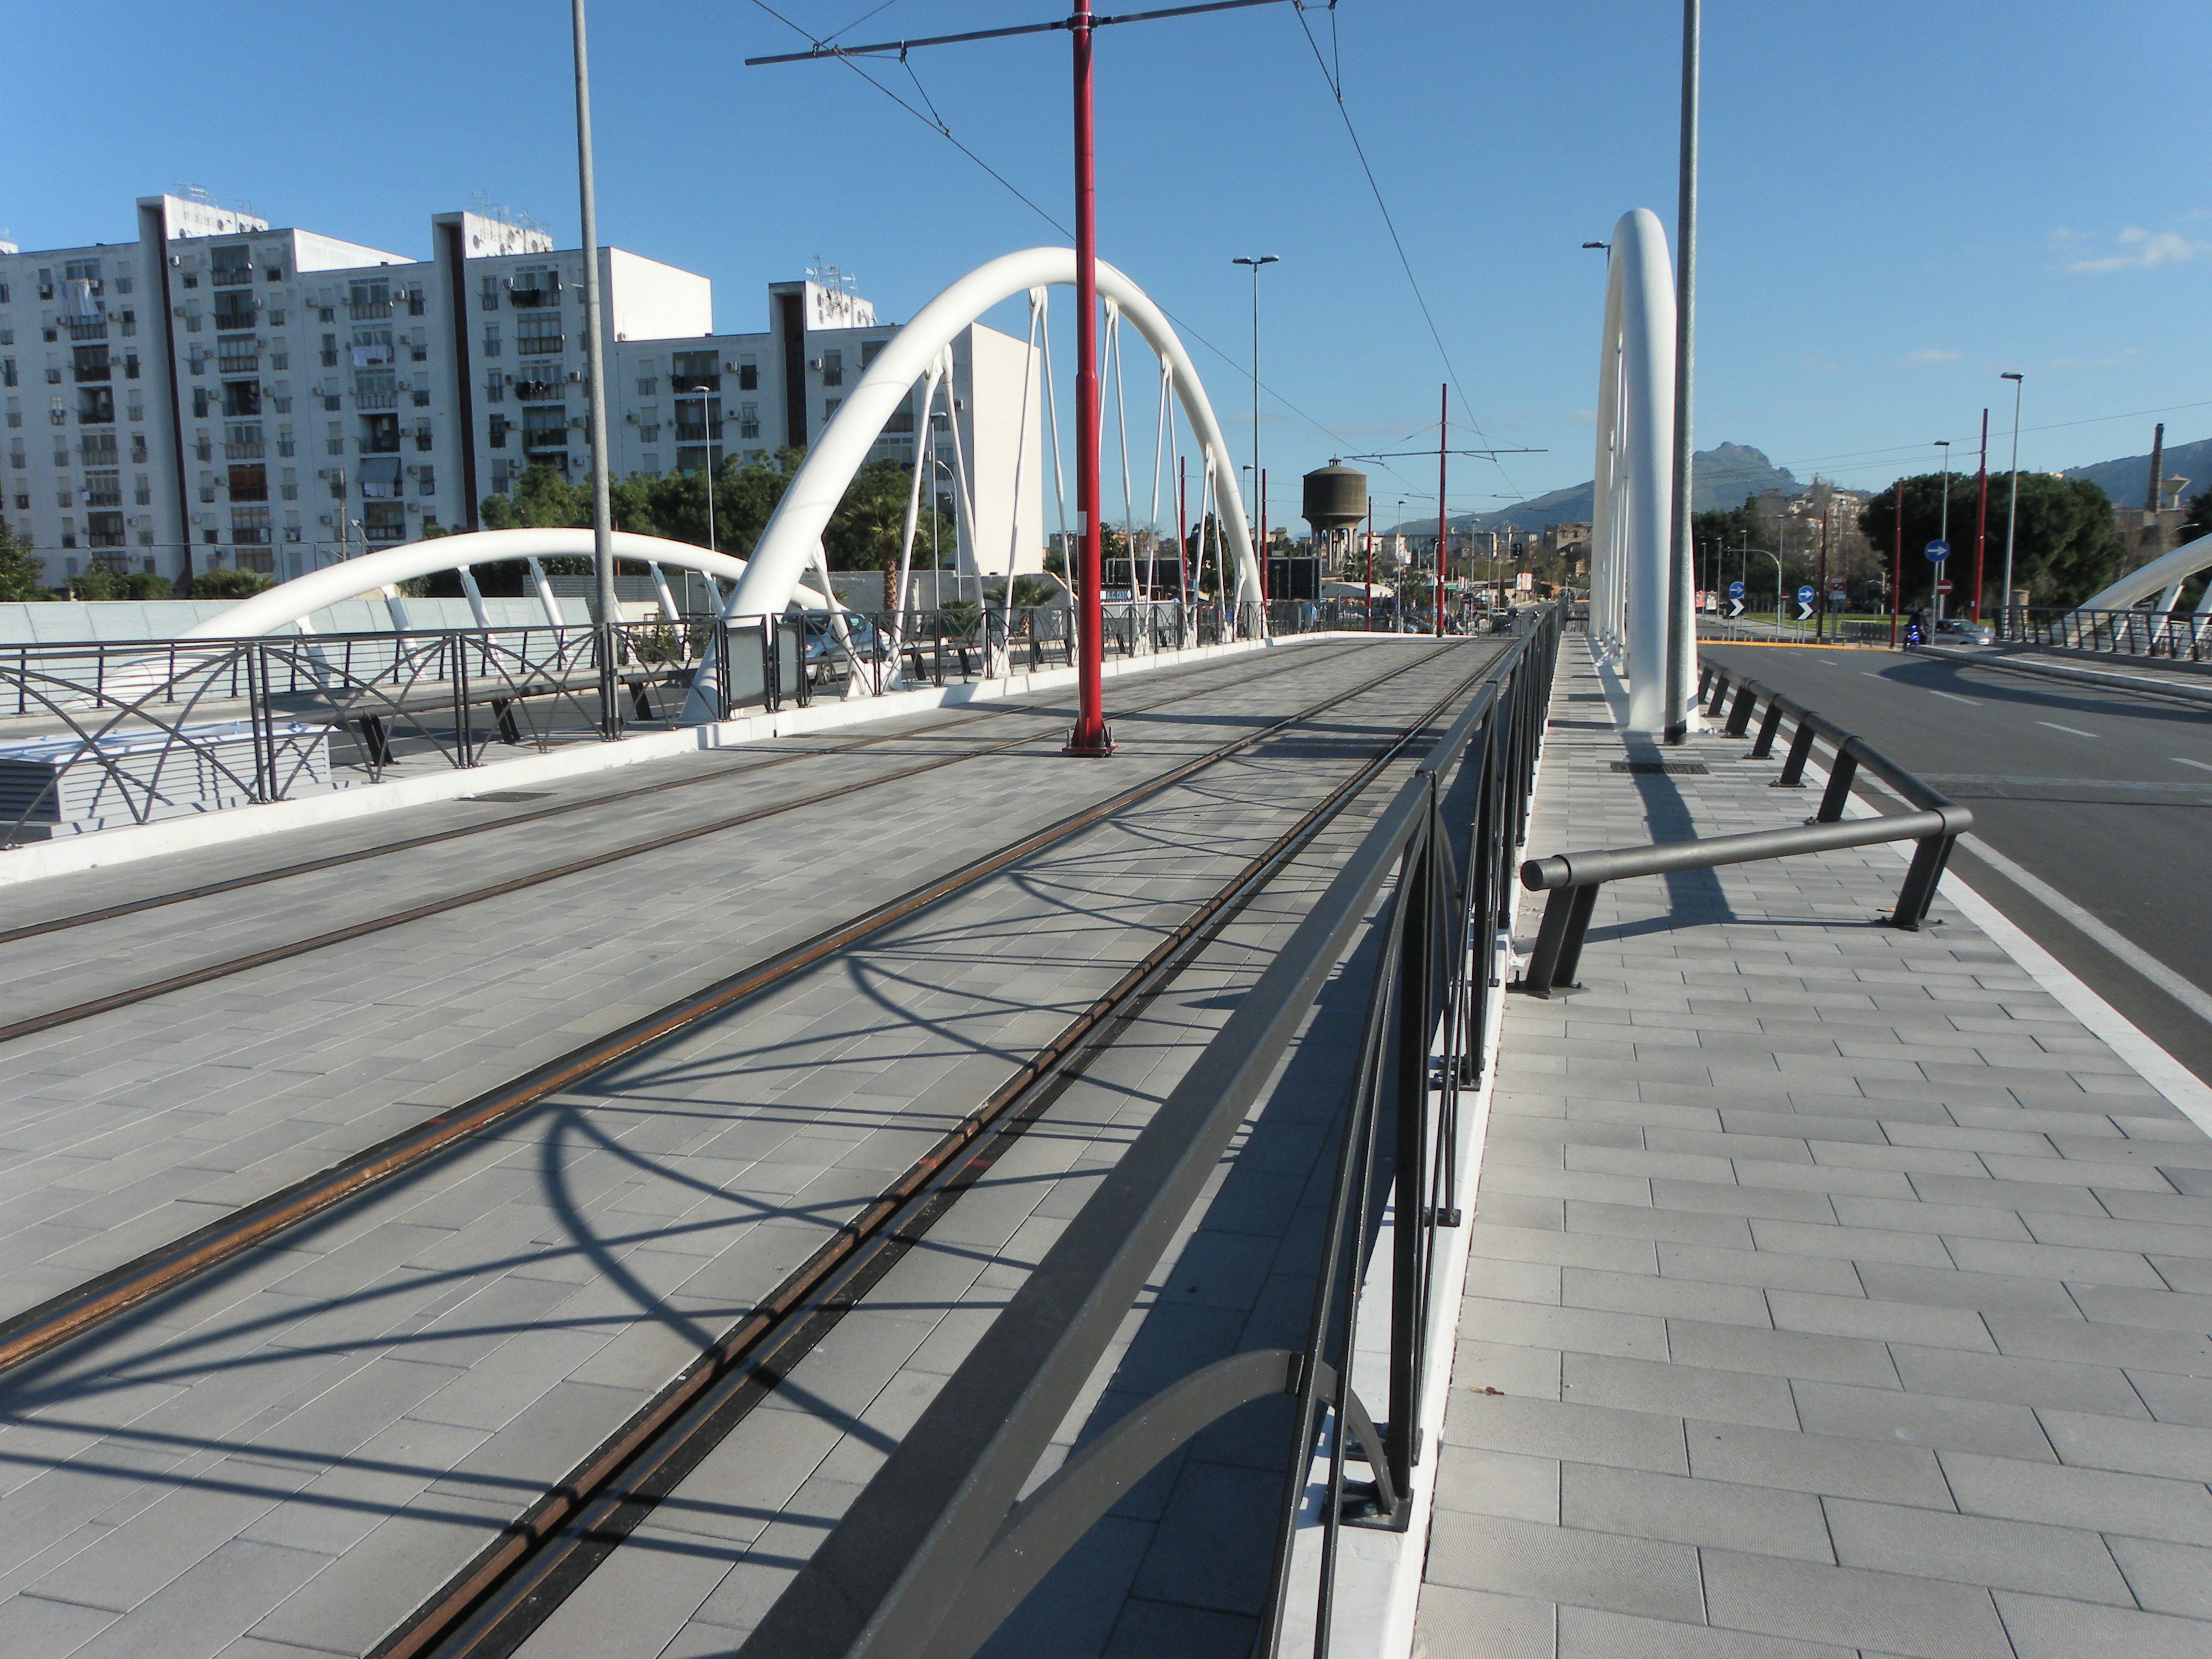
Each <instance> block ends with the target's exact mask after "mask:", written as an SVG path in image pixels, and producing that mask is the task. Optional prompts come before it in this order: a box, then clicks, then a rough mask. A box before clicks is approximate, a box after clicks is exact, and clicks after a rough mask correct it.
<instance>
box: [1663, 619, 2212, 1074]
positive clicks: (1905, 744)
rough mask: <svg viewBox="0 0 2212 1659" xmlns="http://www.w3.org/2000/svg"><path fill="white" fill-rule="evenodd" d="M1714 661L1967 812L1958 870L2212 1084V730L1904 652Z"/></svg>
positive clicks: (2192, 715) (1788, 653)
mask: <svg viewBox="0 0 2212 1659" xmlns="http://www.w3.org/2000/svg"><path fill="white" fill-rule="evenodd" d="M1705 654H1706V655H1707V656H1708V657H1709V658H1711V659H1712V660H1713V661H1716V662H1718V663H1720V664H1722V665H1723V666H1725V667H1727V668H1728V669H1729V670H1730V671H1732V672H1742V673H1747V674H1749V675H1751V676H1752V677H1753V678H1755V679H1757V680H1759V681H1760V682H1761V683H1763V684H1767V685H1770V686H1772V687H1773V688H1774V689H1775V690H1778V691H1780V692H1782V693H1783V694H1784V696H1790V697H1793V698H1795V699H1796V700H1797V701H1799V702H1802V703H1803V704H1804V705H1805V706H1806V707H1808V708H1814V709H1817V710H1818V711H1820V713H1821V714H1826V715H1827V716H1828V717H1829V718H1830V719H1831V720H1835V721H1836V722H1837V723H1838V725H1840V726H1844V728H1845V729H1846V730H1849V731H1853V732H1857V733H1859V734H1860V735H1861V736H1862V737H1863V738H1866V739H1867V741H1868V742H1869V743H1871V744H1875V747H1877V748H1879V749H1881V750H1882V751H1883V752H1884V753H1886V754H1887V755H1889V756H1890V757H1892V758H1893V759H1894V760H1896V761H1897V762H1898V763H1899V764H1901V765H1903V766H1905V767H1906V768H1907V769H1910V770H1911V771H1914V772H1917V773H1918V774H1919V775H1921V776H1923V777H1924V778H1926V779H1927V780H1928V781H1929V782H1930V783H1932V784H1933V785H1935V787H1937V788H1938V789H1941V790H1942V792H1943V793H1945V794H1947V795H1949V796H1950V797H1951V798H1952V799H1954V800H1957V801H1960V802H1961V803H1963V804H1965V805H1970V806H1971V807H1972V809H1973V813H1974V832H1973V835H1972V836H1969V837H1967V838H1966V840H1965V841H1963V842H1961V843H1960V847H1959V848H1958V850H1957V853H1956V854H1955V855H1954V860H1953V862H1952V866H1951V867H1952V869H1953V870H1954V871H1955V872H1958V873H1959V874H1960V875H1961V876H1963V877H1964V878H1966V882H1967V883H1968V884H1969V885H1971V886H1972V888H1973V889H1974V890H1975V891H1977V892H1978V893H1980V894H1981V895H1982V896H1984V898H1986V899H1988V900H1990V902H1992V903H1994V904H1996V906H1997V907H1998V908H2000V909H2001V910H2002V911H2003V912H2004V914H2005V915H2007V916H2008V918H2010V919H2011V921H2013V922H2014V923H2015V925H2017V926H2018V927H2021V928H2022V929H2023V930H2024V931H2025V932H2027V933H2028V935H2029V936H2030V937H2032V938H2033V939H2035V940H2036V942H2037V943H2038V944H2039V945H2042V946H2043V947H2044V948H2045V950H2047V951H2050V952H2051V954H2052V955H2053V956H2055V957H2057V958H2058V959H2059V960H2060V961H2061V962H2063V963H2065V964H2066V965H2067V966H2068V967H2069V968H2070V969H2073V971H2074V972H2075V974H2076V975H2079V976H2080V977H2081V979H2082V980H2083V981H2085V982H2087V984H2088V985H2089V986H2090V987H2092V988H2093V989H2094V990H2095V991H2096V992H2097V993H2098V994H2100V996H2102V997H2103V998H2104V999H2105V1000H2106V1001H2107V1002H2109V1003H2111V1004H2112V1006H2114V1007H2116V1008H2118V1010H2119V1011H2120V1012H2122V1013H2123V1014H2124V1015H2126V1016H2127V1018H2130V1020H2132V1021H2133V1022H2134V1023H2135V1024H2136V1026H2137V1027H2139V1028H2140V1029H2141V1030H2143V1031H2144V1032H2145V1033H2146V1034H2147V1035H2148V1036H2150V1037H2152V1038H2153V1039H2154V1041H2156V1042H2159V1043H2160V1045H2161V1046H2163V1047H2164V1048H2166V1051H2167V1052H2168V1053H2169V1054H2172V1055H2173V1057H2174V1058H2175V1059H2176V1060H2179V1061H2180V1062H2181V1063H2182V1064H2183V1065H2185V1066H2187V1067H2189V1069H2190V1070H2191V1071H2192V1072H2193V1073H2196V1074H2197V1076H2198V1077H2199V1078H2201V1079H2204V1080H2205V1081H2206V1082H2207V1083H2212V856H2208V839H2207V832H2208V830H2212V716H2208V714H2205V713H2204V712H2203V711H2201V710H2198V709H2196V708H2190V707H2188V706H2186V705H2185V704H2181V703H2179V702H2167V701H2165V700H2163V699H2160V698H2157V697H2147V696H2132V695H2130V694H2128V693H2125V692H2117V691H2105V690H2092V689H2089V688H2087V687H2075V686H2071V685H2066V684H2061V683H2058V682H2057V681H2045V680H2039V679H2037V678H2033V677H2032V676H2028V675H2025V674H2021V673H2017V672H2011V673H2008V672H2006V671H2003V670H2001V669H1996V668H1985V667H1981V666H1978V665H1967V664H1963V663H1958V662H1954V661H1945V660H1939V659H1934V658H1929V657H1919V656H1910V655H1906V654H1905V653H1898V652H1891V651H1871V650H1825V651H1819V650H1792V649H1789V648H1786V647H1768V648H1761V647H1744V646H1727V645H1717V644H1716V645H1708V646H1706V647H1705ZM1992 849H1993V851H1994V853H1995V854H1996V859H1995V860H1992V858H1990V856H1988V855H1987V854H1988V852H1989V851H1990V850H1992ZM2006 861H2009V863H2010V864H2011V865H2013V866H2018V868H2019V869H2022V870H2025V872H2027V875H2028V876H2029V877H2031V878H2034V880H2033V881H2031V882H2029V883H2027V884H2023V882H2022V881H2021V879H2018V878H2016V876H2017V872H2016V871H2015V872H2008V871H2007V869H2006V868H2005V862H2006ZM2037 882H2039V883H2041V884H2047V887H2048V888H2050V889H2055V890H2057V891H2056V894H2052V893H2050V892H2047V891H2046V892H2043V893H2040V894H2039V893H2038V892H2037V891H2036V890H2035V883H2037ZM2061 896H2063V897H2061ZM2069 902H2070V903H2069ZM2077 906H2078V907H2079V908H2080V910H2081V911H2087V913H2088V917H2089V918H2093V921H2087V923H2086V926H2085V925H2084V921H2085V919H2082V918H2081V917H2080V916H2079V915H2078V913H2077V914H2076V915H2075V917H2074V918H2073V919H2070V920H2069V916H2068V915H2067V912H2068V911H2069V909H2070V908H2072V907H2077ZM2098 923H2102V924H2103V928H2101V929H2100V927H2098V926H2097V924H2098ZM2106 929H2108V930H2110V932H2109V933H2106V932H2105V931H2104V930H2106ZM2113 933H2117V934H2118V936H2119V938H2118V939H2112V937H2111V934H2113ZM2100 935H2101V937H2100Z"/></svg>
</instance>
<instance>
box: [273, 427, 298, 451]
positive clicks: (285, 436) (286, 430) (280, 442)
mask: <svg viewBox="0 0 2212 1659" xmlns="http://www.w3.org/2000/svg"><path fill="white" fill-rule="evenodd" d="M298 448H299V446H298V445H297V444H295V442H294V441H293V439H292V428H290V427H289V426H280V427H278V428H276V453H278V454H279V455H284V456H289V455H292V454H295V453H297V452H298Z"/></svg>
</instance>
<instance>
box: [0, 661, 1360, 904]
mask: <svg viewBox="0 0 2212 1659" xmlns="http://www.w3.org/2000/svg"><path fill="white" fill-rule="evenodd" d="M1357 649H1358V647H1357V646H1350V647H1345V648H1344V649H1341V650H1337V651H1330V652H1327V653H1322V654H1321V655H1319V656H1318V657H1316V656H1306V657H1302V658H1300V659H1298V660H1297V661H1295V662H1288V663H1284V664H1282V665H1279V666H1277V667H1274V668H1270V669H1267V670H1266V671H1264V672H1262V673H1259V674H1248V675H1246V676H1245V677H1244V678H1245V679H1246V680H1247V681H1249V680H1255V679H1264V678H1268V677H1270V676H1272V675H1275V674H1280V673H1287V672H1288V671H1291V669H1294V668H1299V667H1304V666H1307V665H1310V664H1312V663H1314V662H1316V661H1320V662H1334V661H1335V660H1337V659H1339V658H1340V657H1344V656H1347V655H1349V654H1350V653H1352V651H1355V650H1357ZM1214 666H1217V665H1214V664H1209V663H1199V664H1196V665H1193V666H1192V667H1191V668H1190V669H1188V671H1186V673H1187V675H1191V676H1194V675H1197V674H1201V673H1205V672H1206V671H1208V670H1209V669H1211V668H1212V667H1214ZM1212 689H1214V688H1212V687H1201V688H1199V690H1198V691H1194V692H1192V693H1190V695H1193V696H1196V695H1200V693H1201V692H1203V691H1205V690H1212ZM1158 707H1160V705H1159V704H1158V703H1147V704H1146V705H1144V707H1143V708H1139V709H1138V710H1137V711H1135V712H1137V713H1139V714H1141V713H1143V712H1145V710H1146V709H1148V708H1158ZM1050 712H1051V711H1050V710H1048V709H1045V708H1037V707H1033V706H1030V705H1027V704H1024V705H1022V706H1020V707H1018V708H989V709H983V710H981V711H978V712H976V713H975V714H969V715H968V716H967V717H966V718H964V719H962V720H947V721H945V722H944V723H943V724H942V725H940V726H933V727H931V728H929V730H928V731H927V732H880V733H878V734H877V735H876V736H873V737H867V738H854V740H853V741H851V742H849V743H840V744H831V745H830V746H829V747H827V748H823V749H808V750H801V751H799V752H797V753H794V754H787V755H778V756H775V757H773V758H770V759H768V760H752V761H749V762H748V763H746V764H744V765H738V766H724V767H717V768H715V769H714V770H712V771H708V772H702V773H695V774H693V775H690V776H689V777H682V778H669V779H665V780H664V781H661V782H659V783H648V784H640V785H638V786H637V787H635V788H630V789H617V790H613V791H611V792H610V793H605V794H601V795H592V796H590V797H588V798H586V799H581V800H572V801H560V802H556V804H555V805H551V806H537V807H532V809H531V810H530V811H526V812H511V813H509V814H507V816H506V817H497V818H487V819H485V820H484V821H483V822H482V823H463V824H456V825H454V826H453V828H451V829H439V830H434V831H431V832H429V833H428V834H425V835H420V836H404V837H402V838H400V839H399V840H397V841H387V842H378V843H377V844H376V845H374V847H364V848H358V849H356V851H353V852H350V853H333V854H329V855H327V856H325V857H323V858H316V859H304V860H301V861H299V862H298V863H295V864H285V865H279V866H276V867H275V868H274V869H270V870H257V871H254V872H252V873H250V874H247V875H242V876H231V877H227V878H224V879H222V880H221V881H210V882H203V883H201V884H198V885H197V886H193V887H185V888H179V889H178V890H176V891H174V892H170V893H159V894H155V895H153V896H150V897H147V898H143V899H129V900H125V901H124V902H119V903H116V904H110V905H104V906H101V907H100V908H97V909H92V910H81V911H78V912H76V913H75V914H74V915H66V916H56V917H53V918H52V919H51V920H49V921H33V922H26V923H24V924H23V925H22V926H21V927H9V928H0V945H11V944H13V943H14V942H15V940H17V939H35V938H37V937H39V936H40V934H44V933H63V932H65V931H67V930H68V929H70V928H71V927H87V926H89V925H90V924H91V923H93V922H96V921H114V920H115V919H116V918H118V917H119V916H131V915H141V914H143V912H145V911H148V910H158V909H161V908H163V907H164V906H167V905H171V904H183V903H185V902H189V901H191V900H192V899H201V898H213V897H216V896H219V895H221V894H223V893H233V892H236V891H238V890H240V889H241V888H246V887H258V886H261V885H263V884H266V883H268V882H272V881H283V880H287V879H289V878H291V877H294V876H302V875H313V874H317V873H319V872H322V871H325V870H335V869H338V868H340V867H342V866H345V865H349V864H358V863H361V862H362V860H367V859H374V858H382V857H384V856H386V854H392V853H407V852H412V851H414V850H415V849H416V848H418V847H433V846H435V845H437V844H438V843H440V842H448V841H458V840H459V839H460V838H461V837H463V836H481V835H486V834H489V833H490V832H491V831H493V830H496V829H513V828H514V827H516V826H517V825H520V824H526V823H538V821H539V820H541V819H544V818H551V817H561V816H562V815H563V814H564V813H568V812H580V811H586V810H587V809H589V808H591V807H594V806H607V805H614V804H615V803H617V802H620V801H626V800H636V799H641V798H642V797H644V796H647V795H658V794H664V793H667V792H668V791H670V790H673V789H688V788H690V787H693V786H694V785H696V784H702V783H718V782H721V781H726V780H727V779H731V778H739V779H742V778H744V777H748V776H750V775H752V774H753V773H756V772H765V771H768V770H769V769H771V768H774V767H778V766H790V765H793V764H796V763H798V762H799V761H805V760H820V759H822V758H823V757H826V756H832V755H845V754H850V753H853V752H854V751H855V750H861V749H868V748H872V747H873V746H875V745H876V744H885V743H896V742H899V741H900V740H902V739H903V738H915V737H921V736H934V735H936V734H937V733H939V732H951V731H957V730H959V729H960V728H961V727H963V726H975V725H980V724H981V723H983V722H984V721H987V720H1004V719H1006V718H1008V717H1010V716H1013V715H1018V714H1033V715H1040V716H1042V715H1045V714H1049V713H1050ZM793 735H794V736H795V735H798V734H796V733H794V734H793ZM960 758H963V759H964V758H966V757H965V756H963V757H960ZM459 799H461V800H466V799H470V797H468V796H461V797H459Z"/></svg>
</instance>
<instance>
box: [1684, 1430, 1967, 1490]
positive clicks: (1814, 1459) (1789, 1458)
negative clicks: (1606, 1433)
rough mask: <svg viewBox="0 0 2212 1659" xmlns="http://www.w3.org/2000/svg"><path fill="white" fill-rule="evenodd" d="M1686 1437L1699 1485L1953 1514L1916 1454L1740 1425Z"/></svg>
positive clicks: (1930, 1466) (1931, 1466) (1925, 1458)
mask: <svg viewBox="0 0 2212 1659" xmlns="http://www.w3.org/2000/svg"><path fill="white" fill-rule="evenodd" d="M1686 1437H1687V1440H1688V1442H1689V1449H1690V1472H1691V1473H1692V1474H1695V1475H1696V1476H1698V1477H1699V1479H1700V1480H1727V1481H1733V1482H1735V1484H1737V1485H1740V1486H1771V1487H1776V1488H1779V1489H1781V1490H1783V1491H1787V1492H1819V1493H1822V1494H1826V1495H1832V1496H1835V1497H1842V1498H1872V1499H1875V1500H1876V1501H1880V1502H1888V1503H1897V1504H1919V1505H1921V1506H1922V1507H1923V1508H1934V1509H1948V1508H1950V1507H1951V1497H1950V1493H1949V1492H1948V1490H1946V1488H1945V1486H1944V1484H1943V1472H1942V1469H1941V1468H1938V1467H1937V1464H1936V1458H1935V1455H1934V1454H1932V1453H1930V1452H1928V1451H1925V1450H1923V1449H1919V1448H1917V1447H1911V1446H1900V1445H1895V1444H1889V1445H1885V1444H1883V1443H1881V1442H1879V1441H1871V1440H1866V1439H1862V1438H1859V1437H1848V1436H1843V1435H1822V1434H1809V1433H1803V1432H1797V1431H1784V1430H1777V1429H1765V1428H1758V1427H1754V1426H1753V1425H1748V1424H1738V1423H1709V1422H1694V1421H1693V1422H1692V1423H1690V1424H1689V1425H1687V1427H1686Z"/></svg>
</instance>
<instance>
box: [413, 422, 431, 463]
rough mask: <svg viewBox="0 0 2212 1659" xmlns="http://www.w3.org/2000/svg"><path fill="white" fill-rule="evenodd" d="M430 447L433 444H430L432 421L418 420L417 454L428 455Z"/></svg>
mask: <svg viewBox="0 0 2212 1659" xmlns="http://www.w3.org/2000/svg"><path fill="white" fill-rule="evenodd" d="M430 448H431V444H430V423H429V422H428V421H417V422H415V450H416V453H417V454H421V455H427V454H428V453H430Z"/></svg>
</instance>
